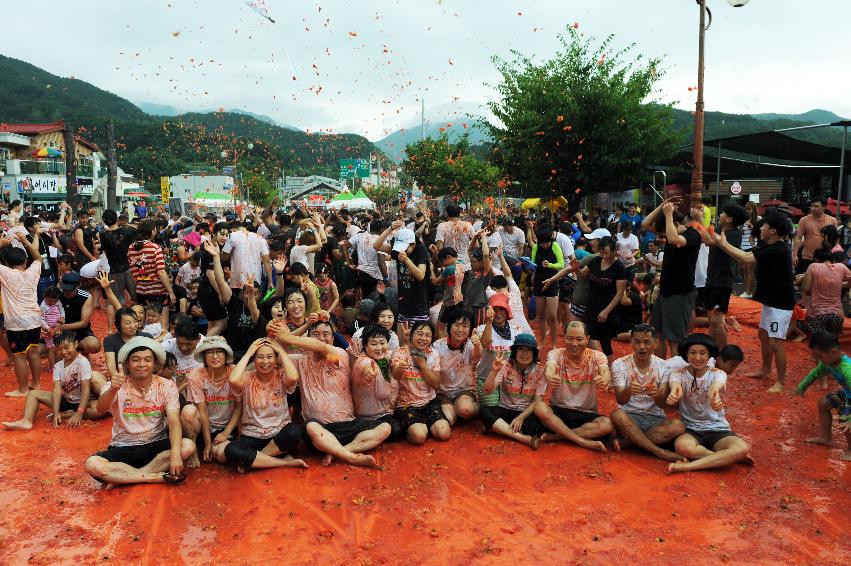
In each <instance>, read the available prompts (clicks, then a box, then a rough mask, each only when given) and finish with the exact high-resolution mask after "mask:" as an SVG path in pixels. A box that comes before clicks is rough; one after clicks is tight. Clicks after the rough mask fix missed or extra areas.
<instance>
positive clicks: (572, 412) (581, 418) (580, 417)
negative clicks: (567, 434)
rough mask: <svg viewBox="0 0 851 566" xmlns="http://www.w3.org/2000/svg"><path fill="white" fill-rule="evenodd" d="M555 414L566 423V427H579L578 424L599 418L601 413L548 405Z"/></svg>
mask: <svg viewBox="0 0 851 566" xmlns="http://www.w3.org/2000/svg"><path fill="white" fill-rule="evenodd" d="M550 409H552V410H553V413H555V416H557V417H558V418H560V419H561V420H562V422H563V423H564V424H565V425H567V428H579V427H580V426H582V425H584V424H587V423H590V422H593V421H594V420H596V419H598V418H600V416H601V415H599V414H597V413H592V412H590V411H577V410H576V409H566V408H565V407H555V406H553V405H550Z"/></svg>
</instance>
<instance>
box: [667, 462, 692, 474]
mask: <svg viewBox="0 0 851 566" xmlns="http://www.w3.org/2000/svg"><path fill="white" fill-rule="evenodd" d="M687 466H688V463H687V462H672V463H671V464H668V473H669V474H675V473H677V472H687V471H688V467H687Z"/></svg>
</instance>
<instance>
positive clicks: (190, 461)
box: [186, 452, 201, 468]
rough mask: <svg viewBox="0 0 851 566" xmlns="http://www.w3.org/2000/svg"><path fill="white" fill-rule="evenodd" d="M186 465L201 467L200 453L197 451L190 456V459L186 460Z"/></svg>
mask: <svg viewBox="0 0 851 566" xmlns="http://www.w3.org/2000/svg"><path fill="white" fill-rule="evenodd" d="M186 467H187V468H200V467H201V460H199V459H198V453H197V452H196V453H195V454H193V455H192V456H190V457H189V459H188V460H187V461H186Z"/></svg>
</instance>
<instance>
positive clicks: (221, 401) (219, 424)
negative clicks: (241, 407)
mask: <svg viewBox="0 0 851 566" xmlns="http://www.w3.org/2000/svg"><path fill="white" fill-rule="evenodd" d="M232 369H233V366H232V365H228V366H225V371H224V379H222V381H221V383H219V384H216V383H215V382H214V381H213V380H212V379H210V374H209V373H207V368H204V367H201V368H196V369H194V370H192V371H190V372H189V374H188V375H187V377H186V379H188V380H189V385H187V386H186V400H187V401H189V402H190V403H195V404H197V403H205V404H206V405H207V414H208V415H209V417H210V430H211V431H212V430H221V429H223V428H225V427H226V426H227V424H228V421H230V418H231V417H232V416H233V411H234V409H235V408H236V402H237V400H238V399H239V398H240V395H239V394H237V393H235V392H234V391H233V390H232V389H231V388H230V382H229V381H228V375H230V372H231V370H232Z"/></svg>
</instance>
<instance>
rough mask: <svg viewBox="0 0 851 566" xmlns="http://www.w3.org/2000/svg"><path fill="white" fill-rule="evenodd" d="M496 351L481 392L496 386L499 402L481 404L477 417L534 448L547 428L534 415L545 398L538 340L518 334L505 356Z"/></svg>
mask: <svg viewBox="0 0 851 566" xmlns="http://www.w3.org/2000/svg"><path fill="white" fill-rule="evenodd" d="M503 355H504V354H503V353H499V354H498V355H497V356H496V357H495V358H494V360H493V362H492V363H491V370H490V372H489V373H488V375H487V378H485V383H484V392H485V393H486V394H489V393H491V392H492V391H494V390H495V389H496V388H499V404H498V405H496V406H482V407H480V409H479V418H480V419H481V421H482V423H484V425H485V427H486V428H487V429H488V430H490V431H493V432H497V433H499V434H501V435H503V436H507V437H508V438H511V439H513V440H516V441H517V442H520V443H521V444H525V445H526V446H529V447H531V448H532V449H533V450H537V449H538V447H539V446H540V445H541V435H542V434H543V433H544V432H545V431H546V429H545V428H544V425H543V424H542V423H541V421H540V419H538V417H537V416H535V414H534V413H535V406H536V405H537V404H538V403H543V402H544V395H545V394H546V393H547V379H546V375H545V374H544V368H543V367H541V365H540V364H539V363H538V342H537V340H536V339H535V335H534V334H526V333H523V334H518V335H517V336H516V337H515V338H514V343H513V344H512V346H511V354H510V357H509V358H508V359H505V358H504V357H503Z"/></svg>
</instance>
